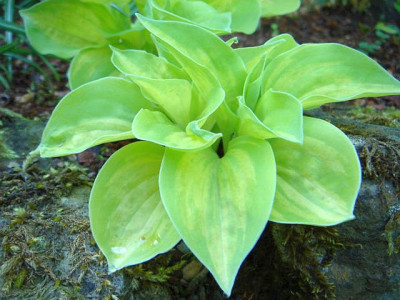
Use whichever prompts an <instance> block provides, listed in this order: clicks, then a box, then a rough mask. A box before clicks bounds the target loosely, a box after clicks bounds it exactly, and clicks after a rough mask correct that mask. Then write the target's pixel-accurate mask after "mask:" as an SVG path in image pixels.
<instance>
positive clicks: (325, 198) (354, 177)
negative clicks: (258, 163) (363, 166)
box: [270, 117, 361, 226]
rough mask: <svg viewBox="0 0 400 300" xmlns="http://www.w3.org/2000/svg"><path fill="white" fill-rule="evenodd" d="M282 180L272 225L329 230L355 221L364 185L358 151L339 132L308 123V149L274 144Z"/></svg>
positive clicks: (307, 120)
mask: <svg viewBox="0 0 400 300" xmlns="http://www.w3.org/2000/svg"><path fill="white" fill-rule="evenodd" d="M271 145H272V148H273V150H274V154H275V159H276V164H277V171H278V178H277V190H276V196H275V202H274V208H273V210H272V213H271V217H270V220H271V221H275V222H279V223H292V224H309V225H318V226H329V225H335V224H339V223H341V222H345V221H348V220H351V219H353V218H354V216H353V209H354V204H355V200H356V197H357V194H358V190H359V187H360V182H361V170H360V163H359V160H358V157H357V153H356V151H355V149H354V146H353V145H352V143H351V142H350V140H349V139H348V138H347V137H346V135H345V134H344V133H343V132H341V131H340V130H339V129H337V128H336V127H335V126H333V125H331V124H329V123H328V122H325V121H322V120H320V119H314V118H309V117H305V118H304V144H303V145H299V144H293V143H290V142H287V141H284V140H281V139H275V140H271Z"/></svg>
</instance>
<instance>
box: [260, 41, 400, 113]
mask: <svg viewBox="0 0 400 300" xmlns="http://www.w3.org/2000/svg"><path fill="white" fill-rule="evenodd" d="M270 88H272V89H274V90H277V91H282V92H287V93H290V94H292V95H294V96H295V97H297V98H298V99H300V100H301V101H302V103H303V107H304V109H308V108H313V107H317V106H319V105H322V104H324V103H328V102H337V101H345V100H351V99H356V98H360V97H376V96H384V95H394V94H400V82H399V81H397V80H396V79H395V78H393V77H392V76H391V75H390V74H389V73H388V72H387V71H385V70H384V69H383V68H382V67H381V66H379V65H378V64H377V63H376V62H375V61H374V60H372V59H371V58H369V57H368V56H366V55H364V54H362V53H361V52H358V51H356V50H354V49H351V48H349V47H346V46H343V45H339V44H304V45H301V46H299V47H297V48H294V49H292V50H290V51H287V52H285V53H283V54H281V55H279V56H278V57H276V59H274V60H273V61H272V62H271V63H270V64H269V65H268V66H267V67H266V69H265V73H264V79H263V91H266V90H268V89H270Z"/></svg>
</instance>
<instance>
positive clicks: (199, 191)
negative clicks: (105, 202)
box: [160, 137, 276, 295]
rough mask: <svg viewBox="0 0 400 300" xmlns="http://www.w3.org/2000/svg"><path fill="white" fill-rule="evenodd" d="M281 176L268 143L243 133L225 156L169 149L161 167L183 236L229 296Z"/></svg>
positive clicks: (166, 199)
mask: <svg viewBox="0 0 400 300" xmlns="http://www.w3.org/2000/svg"><path fill="white" fill-rule="evenodd" d="M275 180H276V169H275V160H274V155H273V152H272V149H271V147H270V145H269V143H268V142H267V141H263V140H259V139H254V138H251V137H238V138H236V139H234V140H232V141H231V142H230V144H229V146H228V150H227V152H226V154H225V156H224V157H222V158H219V157H218V155H217V154H216V153H215V152H214V151H213V150H212V149H210V148H208V149H205V150H202V151H196V152H181V151H174V150H171V149H167V150H166V153H165V157H164V160H163V163H162V167H161V171H160V192H161V198H162V201H163V203H164V206H165V208H166V210H167V213H168V215H169V216H170V218H171V220H172V222H173V223H174V225H175V228H176V229H177V230H178V232H179V234H180V236H181V237H182V239H183V240H184V241H185V243H186V244H187V245H188V247H189V248H190V249H191V250H192V252H193V253H194V254H195V255H196V256H197V258H198V259H199V260H200V261H201V262H202V263H203V264H204V265H205V266H206V267H207V268H208V269H209V270H210V272H211V273H212V274H213V276H214V278H215V279H216V280H217V282H218V284H219V285H220V287H221V288H222V289H223V290H224V291H225V293H226V294H228V295H229V294H230V293H231V289H232V286H233V282H234V280H235V277H236V274H237V272H238V269H239V267H240V265H241V263H242V261H243V260H244V258H245V257H246V256H247V254H248V253H249V252H250V250H251V249H252V248H253V247H254V245H255V243H256V241H257V240H258V238H259V236H260V234H261V233H262V231H263V230H264V228H265V225H266V224H267V221H268V217H269V214H270V211H271V208H272V204H273V199H274V193H275V185H276V181H275Z"/></svg>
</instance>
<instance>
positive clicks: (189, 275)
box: [182, 259, 203, 281]
mask: <svg viewBox="0 0 400 300" xmlns="http://www.w3.org/2000/svg"><path fill="white" fill-rule="evenodd" d="M202 268H203V265H202V264H201V262H199V261H198V260H197V259H196V260H193V261H191V262H190V263H189V264H187V265H186V266H185V267H184V268H183V269H182V274H183V279H185V280H186V281H190V280H192V279H193V278H194V277H195V276H196V275H197V274H198V273H199V272H200V271H201V269H202Z"/></svg>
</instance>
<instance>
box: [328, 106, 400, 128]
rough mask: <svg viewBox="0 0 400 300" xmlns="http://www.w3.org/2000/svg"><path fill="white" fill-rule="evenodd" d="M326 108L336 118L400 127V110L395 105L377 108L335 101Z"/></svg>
mask: <svg viewBox="0 0 400 300" xmlns="http://www.w3.org/2000/svg"><path fill="white" fill-rule="evenodd" d="M332 108H333V109H332ZM324 110H325V111H328V112H329V113H330V114H331V115H332V116H334V117H335V118H341V119H343V118H344V119H348V120H356V121H361V122H364V123H369V124H375V125H381V126H386V127H390V128H400V121H399V120H400V110H399V109H396V108H395V107H385V108H383V109H377V108H375V107H373V106H360V105H354V106H348V105H347V104H345V103H342V104H341V103H335V104H334V106H331V105H326V106H325V107H324Z"/></svg>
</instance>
